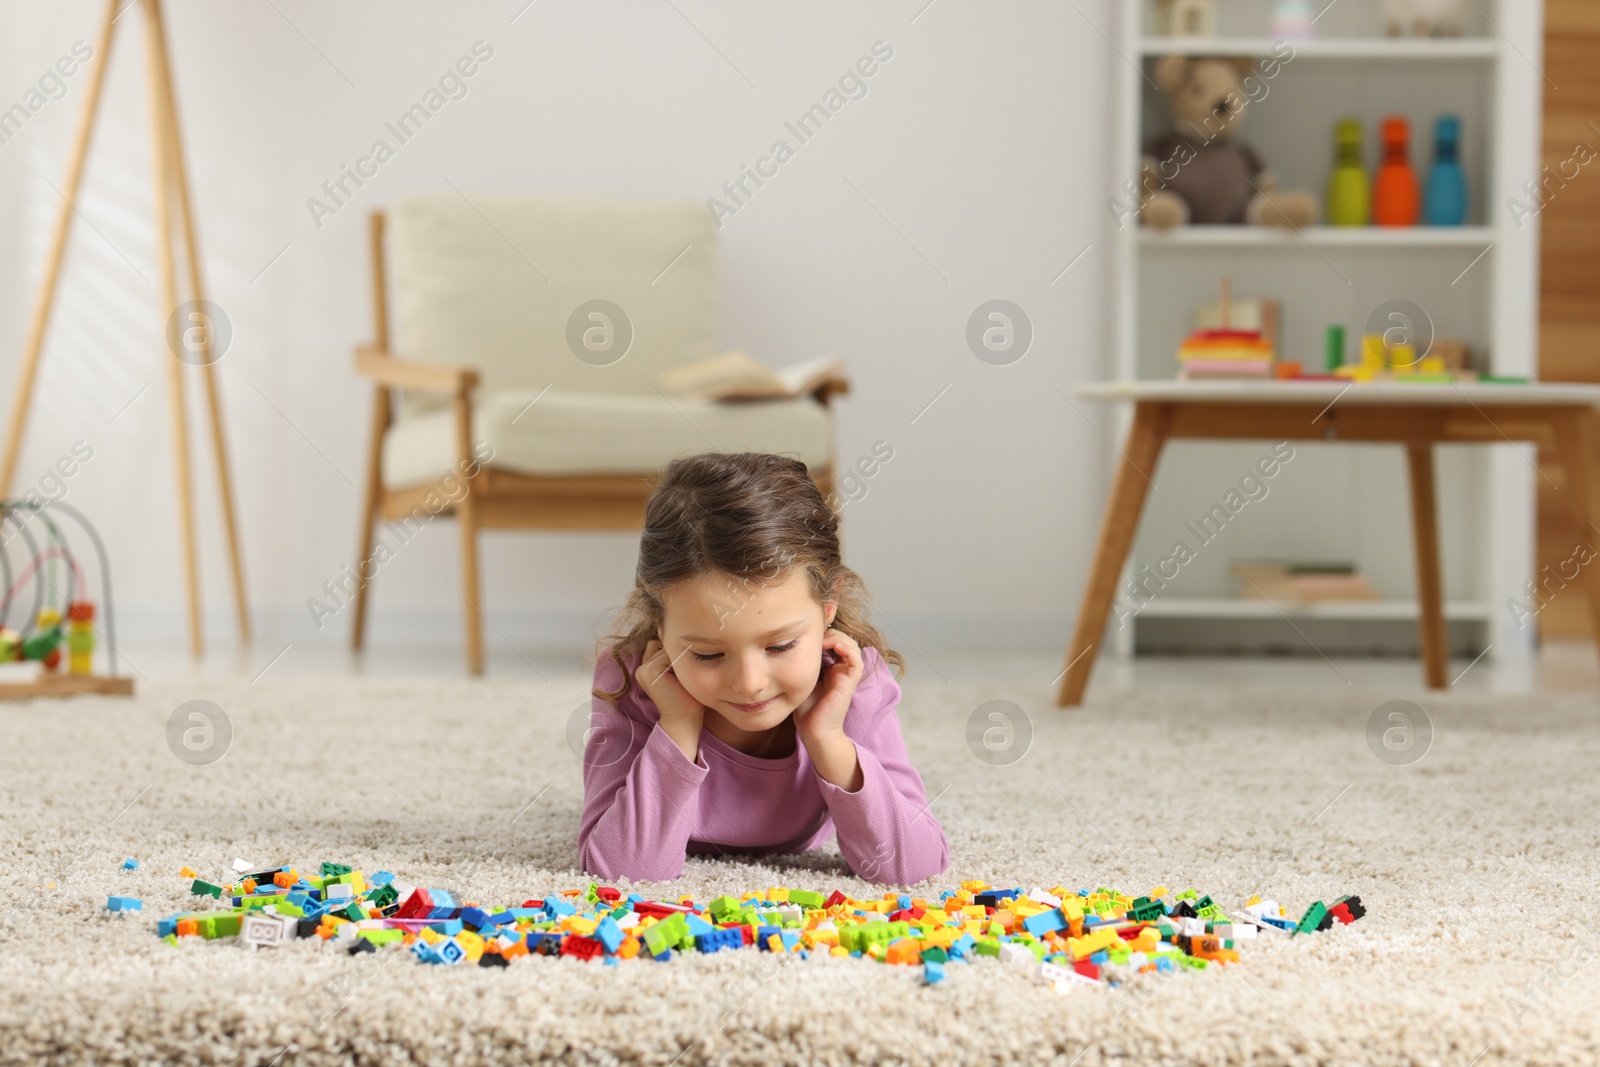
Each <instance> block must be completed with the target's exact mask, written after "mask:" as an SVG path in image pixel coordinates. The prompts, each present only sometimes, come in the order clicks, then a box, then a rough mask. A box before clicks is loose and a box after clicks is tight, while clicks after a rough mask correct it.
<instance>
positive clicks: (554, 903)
mask: <svg viewBox="0 0 1600 1067" xmlns="http://www.w3.org/2000/svg"><path fill="white" fill-rule="evenodd" d="M544 910H545V911H547V912H549V913H550V917H551V918H552V919H563V918H566V917H567V916H568V915H572V914H575V913H576V912H577V910H578V909H577V908H575V907H573V906H572V905H571V904H568V903H567V902H566V901H565V900H562V899H561V898H560V897H559V896H556V895H555V894H551V895H550V896H547V897H545V898H544Z"/></svg>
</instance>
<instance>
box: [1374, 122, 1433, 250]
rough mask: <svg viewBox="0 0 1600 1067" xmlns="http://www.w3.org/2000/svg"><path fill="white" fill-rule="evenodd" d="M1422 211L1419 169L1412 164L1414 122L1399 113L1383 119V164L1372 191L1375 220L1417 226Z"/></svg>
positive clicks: (1396, 224)
mask: <svg viewBox="0 0 1600 1067" xmlns="http://www.w3.org/2000/svg"><path fill="white" fill-rule="evenodd" d="M1421 213H1422V194H1421V192H1420V190H1419V186H1418V185H1417V172H1416V171H1415V170H1413V169H1412V167H1411V124H1410V123H1409V122H1407V121H1406V120H1405V119H1404V118H1403V117H1401V116H1399V115H1390V116H1389V117H1388V118H1386V119H1384V120H1383V164H1382V165H1381V166H1380V167H1379V168H1378V180H1377V184H1376V186H1375V188H1374V189H1373V191H1372V221H1373V222H1374V223H1376V224H1377V225H1379V226H1415V225H1416V224H1417V218H1418V216H1419V215H1420V214H1421Z"/></svg>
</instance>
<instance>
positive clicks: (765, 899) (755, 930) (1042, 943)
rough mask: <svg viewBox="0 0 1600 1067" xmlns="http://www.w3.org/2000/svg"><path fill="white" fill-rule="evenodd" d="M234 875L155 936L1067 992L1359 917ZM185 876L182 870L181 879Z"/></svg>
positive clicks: (500, 960)
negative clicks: (952, 965) (1000, 971)
mask: <svg viewBox="0 0 1600 1067" xmlns="http://www.w3.org/2000/svg"><path fill="white" fill-rule="evenodd" d="M235 873H243V875H244V876H243V877H242V878H241V879H240V880H239V881H238V882H236V883H232V884H226V885H218V884H216V883H212V882H207V881H204V880H202V879H199V878H195V880H194V881H193V882H192V883H191V885H190V891H191V892H192V893H194V894H195V895H198V896H205V897H211V898H213V899H217V900H218V901H219V902H220V901H222V900H223V899H224V898H226V901H227V903H226V904H224V905H223V906H221V907H217V908H213V909H210V910H201V911H187V912H175V913H174V914H172V915H168V916H167V917H166V918H164V919H161V920H160V921H159V922H158V923H157V924H156V933H157V934H158V935H159V936H160V937H162V938H164V939H165V940H166V941H167V942H168V943H169V944H173V945H176V944H177V943H178V939H179V938H181V937H189V936H198V937H202V938H204V939H206V940H211V939H215V938H219V937H238V938H240V940H241V941H243V942H244V943H245V944H248V945H253V946H256V947H258V948H267V947H273V946H278V945H281V944H283V943H285V942H287V941H290V940H294V939H297V938H317V939H319V940H321V941H324V942H329V943H332V944H335V945H342V946H345V947H346V948H347V950H348V951H349V952H351V953H357V952H374V951H377V950H378V949H379V948H380V947H383V946H395V947H397V948H404V949H407V950H409V951H410V952H411V953H412V954H413V955H414V956H415V957H416V958H417V960H418V961H419V962H422V963H434V964H446V965H454V964H461V963H468V964H472V963H476V964H477V965H478V966H480V967H504V966H507V965H508V964H509V963H510V962H511V961H512V960H514V959H517V958H518V957H521V956H527V955H530V954H537V955H544V956H573V957H576V958H578V959H582V960H594V959H599V960H602V961H603V962H605V963H609V964H615V963H617V962H618V961H619V960H624V959H634V958H637V957H639V956H648V957H650V958H651V959H654V960H657V961H661V962H666V961H668V960H670V959H672V957H673V955H674V954H675V953H676V954H679V955H681V954H682V953H684V952H688V951H695V952H702V953H711V952H720V951H722V950H724V949H741V948H752V947H754V948H757V949H759V950H760V951H764V952H777V953H784V954H788V953H795V954H797V955H799V956H800V957H801V958H802V959H805V958H809V957H810V956H811V954H812V953H813V952H815V953H817V954H818V955H829V956H854V957H862V956H865V957H867V958H869V959H872V960H874V961H876V962H879V963H896V964H907V965H921V966H922V968H923V980H924V981H925V982H926V983H928V984H934V983H937V982H939V981H941V980H942V979H943V978H944V977H945V964H947V963H949V962H951V961H960V962H964V963H970V962H971V961H972V960H974V959H975V958H977V957H980V956H988V957H994V958H996V959H999V960H1000V961H1001V962H1002V963H1007V964H1011V965H1015V966H1018V967H1021V968H1024V969H1027V970H1028V971H1030V972H1032V973H1033V974H1034V975H1035V976H1036V977H1038V978H1039V979H1040V980H1042V981H1044V982H1045V983H1046V984H1048V985H1050V986H1052V987H1053V988H1054V989H1055V990H1056V991H1057V992H1062V993H1066V992H1071V991H1072V989H1073V988H1074V987H1076V986H1078V985H1082V984H1090V985H1102V984H1117V983H1119V982H1122V981H1126V980H1127V979H1128V978H1131V977H1132V976H1133V975H1135V974H1139V973H1142V972H1150V971H1161V972H1170V971H1175V970H1178V969H1180V968H1194V969H1202V970H1203V969H1204V968H1205V967H1207V966H1208V965H1209V964H1212V963H1217V964H1226V963H1235V962H1237V961H1238V959H1239V951H1238V948H1237V947H1236V946H1237V945H1238V944H1239V943H1240V942H1242V941H1248V940H1252V939H1254V938H1256V937H1257V935H1258V933H1260V932H1263V931H1265V932H1268V933H1276V932H1286V933H1291V934H1294V933H1309V932H1313V931H1316V930H1323V929H1327V928H1329V927H1330V926H1331V925H1332V924H1333V922H1334V921H1335V920H1337V921H1339V922H1342V923H1349V922H1353V921H1354V920H1355V919H1358V918H1360V917H1361V916H1362V915H1364V914H1366V912H1365V910H1364V909H1363V908H1362V907H1361V899H1360V898H1359V897H1340V898H1339V899H1338V900H1336V901H1335V902H1334V905H1333V907H1332V908H1329V907H1327V906H1326V905H1324V904H1323V903H1322V902H1321V901H1318V902H1317V903H1315V904H1313V905H1312V906H1311V908H1309V909H1308V910H1307V911H1306V912H1305V913H1304V915H1303V916H1302V917H1301V918H1300V919H1299V920H1298V921H1297V920H1295V919H1293V918H1290V917H1288V916H1287V915H1286V913H1285V912H1284V909H1283V908H1282V907H1280V906H1279V905H1278V904H1277V903H1276V902H1275V901H1263V900H1261V899H1260V898H1259V897H1252V898H1251V899H1250V900H1249V901H1248V902H1247V903H1246V904H1245V905H1244V906H1243V907H1242V908H1241V909H1239V910H1238V912H1237V913H1235V914H1229V913H1227V912H1225V911H1224V910H1223V909H1222V907H1221V906H1220V905H1218V904H1217V903H1216V902H1215V901H1214V900H1212V898H1211V897H1209V896H1201V895H1199V894H1198V893H1196V892H1195V890H1193V889H1190V890H1186V891H1184V892H1182V893H1169V892H1168V891H1167V888H1166V887H1165V886H1157V887H1156V888H1154V889H1152V890H1150V892H1149V893H1147V894H1145V895H1143V896H1138V897H1132V896H1128V895H1126V894H1123V893H1119V892H1117V891H1116V890H1114V889H1106V888H1100V889H1095V890H1089V889H1080V890H1078V891H1077V892H1073V891H1072V890H1070V889H1068V888H1066V887H1065V886H1055V887H1054V888H1051V889H1048V890H1046V889H1042V888H1039V887H1037V886H1036V887H1034V888H1033V889H1030V890H1028V891H1027V892H1024V891H1023V890H1022V888H1021V887H1016V888H1009V889H1006V888H999V887H994V886H990V885H989V883H987V882H982V881H966V882H962V883H961V885H960V888H959V889H956V890H950V891H946V892H944V893H941V894H940V895H939V897H938V899H937V900H929V899H926V898H923V897H920V896H917V897H913V896H911V895H909V894H900V893H893V892H886V893H885V894H884V895H883V897H882V899H862V900H858V899H855V898H853V897H849V896H846V895H845V894H844V893H842V892H840V891H838V890H835V891H834V892H832V893H831V894H829V895H828V896H826V897H824V896H823V895H822V894H821V893H819V892H813V891H811V890H805V889H788V888H769V889H767V890H765V891H761V892H750V893H743V894H740V895H739V896H737V897H734V896H731V895H724V896H720V897H718V898H717V899H715V900H712V901H710V902H708V903H706V904H704V905H703V906H697V905H696V904H695V902H694V900H693V899H692V898H690V897H680V898H679V899H677V900H655V901H652V900H647V899H645V898H644V897H642V896H640V895H639V894H637V893H630V894H628V895H627V896H624V895H623V894H622V891H621V890H619V889H615V888H612V887H610V886H602V885H598V884H596V883H594V882H590V883H589V885H588V887H587V888H585V889H583V890H577V889H568V890H563V891H561V892H559V893H546V894H544V896H542V897H538V898H534V899H531V900H525V901H523V902H522V904H521V905H520V906H510V907H501V906H491V905H488V904H479V903H475V902H473V901H468V900H457V899H456V897H455V895H454V894H452V893H450V892H447V891H446V890H443V889H427V888H423V887H420V886H413V885H408V884H406V883H404V882H401V881H399V880H398V879H396V878H395V876H394V875H393V874H390V873H389V872H388V871H379V872H377V873H375V874H374V875H373V876H372V877H371V878H370V879H369V878H367V876H366V875H365V874H363V873H362V872H361V871H358V870H354V869H352V868H351V867H350V866H348V865H346V864H340V863H323V864H322V865H321V867H320V871H319V874H317V875H302V874H301V873H300V872H299V871H297V870H295V869H294V868H292V867H288V868H285V867H273V868H269V869H265V870H257V871H249V870H248V868H247V869H246V871H245V872H235ZM193 875H194V872H193V871H192V870H191V869H190V868H188V867H185V868H184V870H183V874H182V876H183V877H185V878H189V877H192V876H193ZM112 899H113V900H117V899H119V898H112ZM110 906H111V905H109V904H108V907H110ZM114 910H115V909H114Z"/></svg>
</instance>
